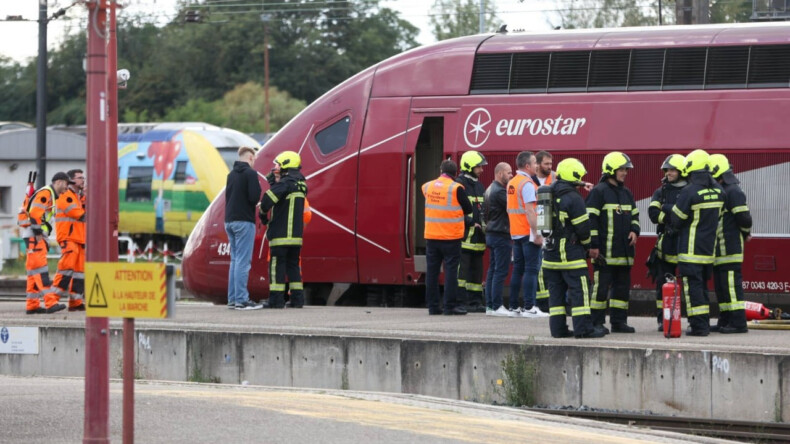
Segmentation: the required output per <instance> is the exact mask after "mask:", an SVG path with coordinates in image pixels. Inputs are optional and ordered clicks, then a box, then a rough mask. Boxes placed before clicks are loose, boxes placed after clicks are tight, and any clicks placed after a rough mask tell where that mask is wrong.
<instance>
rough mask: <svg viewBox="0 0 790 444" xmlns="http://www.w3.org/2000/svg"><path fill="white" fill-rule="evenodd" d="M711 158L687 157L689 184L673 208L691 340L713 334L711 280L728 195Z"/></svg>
mask: <svg viewBox="0 0 790 444" xmlns="http://www.w3.org/2000/svg"><path fill="white" fill-rule="evenodd" d="M709 160H710V156H709V155H708V153H707V152H705V151H704V150H694V151H692V152H691V153H689V154H688V155H687V156H686V166H685V169H684V171H685V173H686V177H687V180H688V185H686V187H685V188H683V190H681V191H680V194H678V198H677V202H676V203H675V205H674V206H673V207H672V215H671V216H672V217H671V219H670V220H671V224H672V227H673V228H674V229H675V230H677V231H678V273H679V274H680V275H681V276H682V279H683V294H685V295H686V313H687V315H688V320H689V328H688V330H687V331H686V333H687V334H688V335H690V336H708V334H709V333H710V325H709V322H710V306H709V305H710V303H709V299H708V280H709V279H710V277H711V274H712V271H713V270H712V268H713V262H714V247H715V244H716V231H717V229H718V226H719V216H720V214H721V209H722V207H723V206H724V199H725V198H724V191H723V190H722V189H721V187H719V186H718V184H716V182H715V181H714V180H713V177H711V174H710V170H709V169H708V163H709Z"/></svg>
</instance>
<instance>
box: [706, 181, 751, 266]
mask: <svg viewBox="0 0 790 444" xmlns="http://www.w3.org/2000/svg"><path fill="white" fill-rule="evenodd" d="M724 174H725V175H729V174H732V173H729V172H728V173H724ZM727 179H728V178H727V177H725V180H724V183H722V187H723V188H724V196H725V203H724V207H723V208H722V213H721V218H720V219H719V227H718V230H717V233H716V258H715V259H714V262H713V263H714V265H724V264H740V263H742V262H743V241H744V239H745V238H746V236H748V235H749V233H750V232H751V229H752V215H751V213H749V207H748V206H747V205H746V195H745V194H744V193H743V190H741V187H739V186H738V182H737V179H735V176H734V175H733V176H732V179H735V180H732V181H730V180H727ZM728 182H729V183H728Z"/></svg>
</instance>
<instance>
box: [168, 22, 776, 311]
mask: <svg viewBox="0 0 790 444" xmlns="http://www.w3.org/2000/svg"><path fill="white" fill-rule="evenodd" d="M788 116H790V25H788V24H785V23H770V24H746V25H708V26H672V27H658V28H622V29H611V30H572V31H553V32H547V33H515V34H508V33H497V34H493V35H491V34H489V35H476V36H469V37H463V38H458V39H454V40H448V41H443V42H439V43H436V44H433V45H428V46H423V47H420V48H416V49H413V50H410V51H407V52H405V53H403V54H400V55H397V56H394V57H392V58H390V59H388V60H385V61H383V62H381V63H379V64H377V65H375V66H372V67H370V68H368V69H366V70H365V71H362V72H360V73H359V74H357V75H355V76H354V77H352V78H350V79H348V80H346V81H345V82H343V83H342V84H340V85H339V86H337V87H335V88H334V89H332V90H331V91H329V92H328V93H326V94H325V95H324V96H322V97H321V98H319V99H318V100H316V101H315V102H314V103H312V104H311V105H310V106H309V107H307V108H306V109H305V110H304V111H303V112H302V113H300V114H299V115H298V116H297V117H295V118H294V119H293V120H292V121H291V122H290V123H289V124H288V125H287V126H285V127H284V128H283V129H282V130H281V131H280V132H279V133H277V135H276V136H275V137H274V138H272V139H271V140H270V141H269V142H267V143H266V145H265V146H264V147H263V149H262V152H261V153H260V154H259V156H258V158H257V160H256V162H255V169H256V170H257V171H258V172H259V173H260V179H261V184H262V186H263V188H264V189H266V188H267V187H268V185H267V184H266V183H265V181H264V180H263V175H264V174H266V173H268V172H269V170H270V169H271V168H272V161H273V159H274V157H275V156H276V155H277V154H278V153H280V152H282V151H284V150H294V151H298V152H299V154H300V155H301V157H302V165H303V167H302V172H303V173H304V175H305V176H306V177H307V182H308V186H309V195H308V199H309V201H310V205H311V207H312V210H313V218H312V222H311V224H310V225H309V226H308V227H307V229H306V232H305V238H304V248H303V250H302V268H303V275H304V276H303V279H304V282H305V288H306V289H307V297H308V300H310V298H311V297H312V299H313V302H316V301H325V300H326V299H329V303H334V302H335V301H336V299H337V296H338V295H340V294H342V293H343V290H345V289H349V290H352V289H355V288H356V289H375V288H400V289H404V288H405V289H407V290H408V289H409V288H412V290H414V291H413V293H414V294H419V291H418V286H420V285H421V284H422V283H423V281H424V273H425V265H426V264H425V240H424V238H423V235H422V233H423V218H424V217H423V208H424V201H423V196H422V194H421V193H420V185H421V184H423V183H424V182H426V181H428V180H430V179H432V178H435V177H436V176H438V171H439V164H440V163H441V161H442V159H445V158H447V157H450V158H453V159H456V161H457V160H458V159H459V158H460V156H461V155H462V154H463V153H464V152H465V151H467V150H470V149H474V150H478V151H480V152H482V153H484V154H485V156H486V158H487V159H488V167H487V169H486V171H485V172H484V175H483V178H482V181H483V184H484V185H485V186H487V185H488V184H489V183H490V182H491V180H492V178H493V167H494V165H496V164H497V163H498V162H502V161H505V162H508V163H510V164H511V165H512V166H514V167H515V165H514V164H515V157H516V154H517V153H518V152H519V151H522V150H531V151H538V150H547V151H549V152H551V153H552V154H553V156H554V164H555V165H556V164H557V162H558V161H559V160H562V159H563V158H565V157H569V156H573V157H576V158H578V159H580V160H581V161H582V162H583V163H584V165H585V166H586V168H587V171H588V174H587V176H585V179H586V180H587V181H590V182H597V181H598V179H599V178H600V173H601V170H600V167H601V161H602V159H603V156H604V155H605V154H606V153H608V152H610V151H614V150H617V151H622V152H625V153H627V154H628V155H629V156H630V157H631V160H632V161H633V164H634V169H633V170H631V172H630V173H629V175H628V178H627V180H626V184H627V185H628V186H629V187H630V188H631V189H632V190H633V192H634V196H635V198H636V200H637V203H638V206H639V209H640V214H641V220H640V222H641V226H642V236H641V237H640V239H639V241H638V244H637V247H638V248H637V250H638V251H637V260H636V265H635V266H634V268H633V272H632V273H633V275H632V283H633V287H634V288H642V289H647V288H652V284H651V283H650V282H649V281H648V280H647V279H646V278H645V272H646V269H645V267H644V265H643V264H644V261H645V258H646V256H647V254H648V253H649V251H650V249H651V248H652V247H653V244H654V243H655V226H654V225H653V224H652V223H651V222H650V221H649V220H648V218H647V214H648V212H647V208H648V205H649V201H650V198H651V196H652V193H653V191H654V190H655V189H656V188H657V187H659V186H660V179H661V177H662V172H661V171H660V166H661V163H662V162H663V160H664V158H666V157H667V156H668V155H669V154H672V153H681V154H688V153H689V152H690V151H691V150H693V149H696V148H703V149H705V150H708V151H709V152H710V153H723V154H725V155H727V157H728V158H729V159H730V162H731V163H732V164H733V165H734V170H735V173H736V174H737V176H738V177H739V178H740V180H741V186H742V188H743V189H744V191H745V192H746V195H747V198H748V203H749V207H750V208H751V211H752V215H753V218H754V228H753V230H752V231H753V233H754V237H753V239H752V240H751V241H750V242H749V243H747V244H746V254H745V261H744V266H743V279H744V282H743V286H744V287H745V289H746V291H747V292H757V293H787V292H790V273H788V270H790V255H788V253H787V252H788V251H790V210H788V209H789V208H790V192H788V182H787V180H788V178H790V133H788V127H787V126H786V125H787V119H788ZM514 169H515V168H514ZM223 221H224V194H220V195H219V196H218V197H217V198H216V200H215V201H214V202H213V203H212V204H211V206H210V208H209V209H208V210H207V211H206V212H205V213H204V214H203V217H202V218H201V220H200V222H198V224H197V226H196V227H195V229H194V231H193V232H192V234H191V236H190V237H189V241H188V244H187V247H186V250H185V255H184V262H183V273H184V283H185V286H186V288H187V289H188V290H189V291H191V292H192V293H194V294H195V295H197V296H198V297H203V298H207V299H210V300H213V301H215V302H224V301H225V300H226V291H227V273H228V264H229V260H230V256H229V248H228V243H227V237H226V234H225V229H224V226H223ZM267 248H268V245H267V243H266V242H265V240H264V229H263V227H261V226H260V225H259V227H258V231H257V234H256V237H255V245H254V253H253V265H252V270H251V272H250V281H249V288H250V290H251V295H252V298H253V299H256V300H257V299H261V298H266V297H267V294H268V277H267V263H266V256H267V252H266V250H267Z"/></svg>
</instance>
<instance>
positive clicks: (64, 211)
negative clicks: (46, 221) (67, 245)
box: [55, 189, 85, 244]
mask: <svg viewBox="0 0 790 444" xmlns="http://www.w3.org/2000/svg"><path fill="white" fill-rule="evenodd" d="M55 208H56V210H55V232H56V233H57V236H58V237H57V239H58V243H61V242H64V241H67V240H68V241H72V242H77V243H79V244H84V243H85V208H83V206H82V199H80V197H79V196H77V194H76V193H75V192H74V191H71V190H70V189H67V190H66V191H65V192H64V193H63V194H61V195H60V196H58V200H56V201H55Z"/></svg>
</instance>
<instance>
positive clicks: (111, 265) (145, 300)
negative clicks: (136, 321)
mask: <svg viewBox="0 0 790 444" xmlns="http://www.w3.org/2000/svg"><path fill="white" fill-rule="evenodd" d="M85 289H86V290H87V294H86V295H85V296H86V298H85V302H86V304H85V305H86V311H85V314H86V316H92V317H101V318H165V317H167V279H166V277H165V265H164V264H129V263H123V262H86V263H85Z"/></svg>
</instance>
